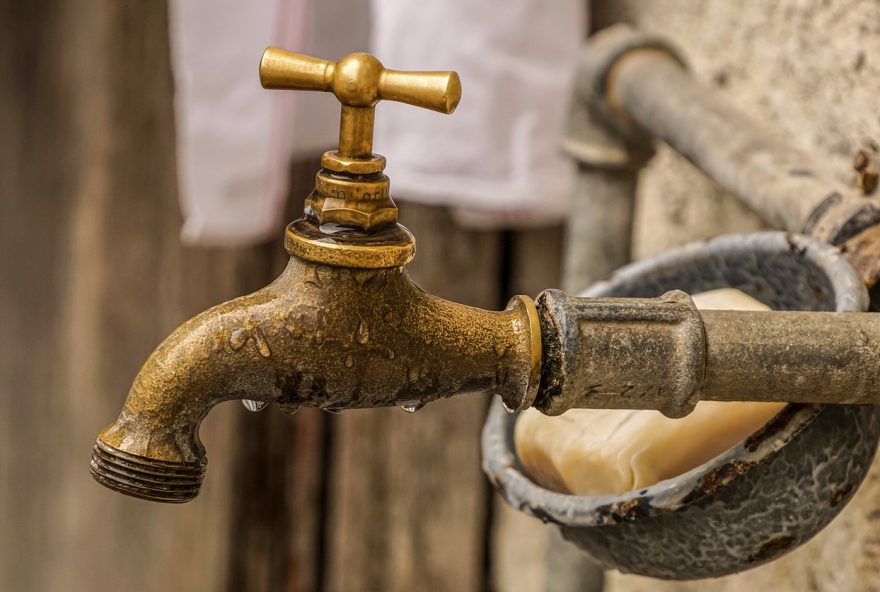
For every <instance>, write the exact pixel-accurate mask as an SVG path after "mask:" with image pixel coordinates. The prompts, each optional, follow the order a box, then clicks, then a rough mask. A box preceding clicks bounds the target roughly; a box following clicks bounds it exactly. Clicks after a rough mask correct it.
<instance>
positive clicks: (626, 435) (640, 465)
mask: <svg viewBox="0 0 880 592" xmlns="http://www.w3.org/2000/svg"><path fill="white" fill-rule="evenodd" d="M693 299H694V302H695V303H696V305H697V307H698V308H701V309H713V310H768V307H767V306H765V305H764V304H762V303H761V302H758V301H757V300H755V299H754V298H752V297H750V296H748V295H747V294H744V293H743V292H740V291H739V290H735V289H732V288H727V289H722V290H712V291H709V292H703V293H701V294H697V295H695V296H694V297H693ZM784 406H785V404H784V403H729V402H717V401H701V402H700V403H698V404H697V406H696V408H695V409H694V411H693V412H691V413H690V414H689V415H688V416H686V417H683V418H680V419H671V418H668V417H666V416H664V415H663V414H661V413H660V412H659V411H628V410H608V409H572V410H569V411H566V412H565V413H563V414H562V415H560V416H557V417H549V416H546V415H544V414H542V413H541V412H539V411H537V410H536V409H527V410H526V411H524V412H522V413H521V414H520V415H519V417H518V418H517V422H516V428H515V432H514V439H515V442H516V451H517V454H518V456H519V459H520V462H521V463H522V466H523V468H524V469H525V471H526V473H528V474H529V475H530V476H531V478H532V479H533V480H534V481H535V482H536V483H538V484H539V485H541V486H543V487H546V488H547V489H551V490H554V491H557V492H560V493H569V494H574V495H610V494H618V493H623V492H625V491H630V490H633V489H642V488H644V487H648V486H649V485H653V484H655V483H657V482H658V481H662V480H664V479H669V478H671V477H675V476H676V475H680V474H682V473H685V472H687V471H689V470H690V469H692V468H694V467H697V466H699V465H701V464H702V463H704V462H706V461H708V460H710V459H712V458H714V457H715V456H718V455H719V454H721V453H722V452H724V451H725V450H727V449H728V448H730V447H731V446H734V445H736V444H737V443H739V442H741V441H742V440H744V439H745V438H747V437H748V436H749V435H751V434H753V433H754V432H756V431H757V430H758V429H760V428H761V427H762V426H763V425H764V424H766V423H767V422H768V421H769V420H770V419H771V418H772V417H773V416H774V415H776V414H777V413H778V412H779V411H780V410H781V409H782V408H783V407H784Z"/></svg>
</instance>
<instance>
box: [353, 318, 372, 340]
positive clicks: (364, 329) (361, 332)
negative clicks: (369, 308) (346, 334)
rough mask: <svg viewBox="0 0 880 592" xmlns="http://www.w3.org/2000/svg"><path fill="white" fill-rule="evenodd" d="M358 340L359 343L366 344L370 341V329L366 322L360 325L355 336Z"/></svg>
mask: <svg viewBox="0 0 880 592" xmlns="http://www.w3.org/2000/svg"><path fill="white" fill-rule="evenodd" d="M355 337H356V338H357V342H358V343H361V344H364V343H366V342H368V341H369V340H370V328H369V327H368V326H367V323H366V321H361V322H360V323H358V328H357V333H356V334H355Z"/></svg>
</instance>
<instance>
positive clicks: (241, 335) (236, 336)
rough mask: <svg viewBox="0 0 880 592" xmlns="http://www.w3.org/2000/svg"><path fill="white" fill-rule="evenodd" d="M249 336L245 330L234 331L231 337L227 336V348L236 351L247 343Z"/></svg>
mask: <svg viewBox="0 0 880 592" xmlns="http://www.w3.org/2000/svg"><path fill="white" fill-rule="evenodd" d="M248 337H250V336H249V334H248V330H247V329H236V330H235V331H233V332H232V335H230V336H229V346H230V347H231V348H232V351H238V350H240V349H241V348H242V347H244V344H245V343H247V340H248Z"/></svg>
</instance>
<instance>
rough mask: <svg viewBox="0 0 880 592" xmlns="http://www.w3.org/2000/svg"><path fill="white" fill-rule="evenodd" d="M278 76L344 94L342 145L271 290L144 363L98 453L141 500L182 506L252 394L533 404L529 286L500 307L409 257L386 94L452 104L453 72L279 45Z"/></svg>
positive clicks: (118, 484) (289, 406)
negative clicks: (456, 297) (391, 158)
mask: <svg viewBox="0 0 880 592" xmlns="http://www.w3.org/2000/svg"><path fill="white" fill-rule="evenodd" d="M260 81H261V83H262V84H263V86H264V87H265V88H270V89H294V90H321V91H329V92H332V93H333V94H334V95H336V97H337V98H338V99H339V101H340V103H342V116H341V124H340V131H339V148H338V150H335V151H330V152H327V153H325V154H324V155H323V157H322V159H321V167H322V168H321V170H320V171H319V172H318V174H317V176H316V180H315V189H314V191H313V193H312V194H311V195H310V196H309V197H308V199H307V200H306V204H305V215H304V216H303V217H302V218H300V219H299V220H296V221H295V222H293V223H292V224H290V225H289V226H288V227H287V230H286V232H285V237H284V246H285V248H286V250H287V252H288V253H289V254H290V256H291V257H290V263H289V264H288V266H287V268H286V269H285V270H284V272H283V273H282V274H281V276H280V277H278V278H277V279H276V280H275V281H274V282H272V283H271V284H270V285H269V286H267V287H265V288H263V289H262V290H259V291H257V292H255V293H253V294H250V295H248V296H243V297H241V298H237V299H235V300H232V301H230V302H226V303H224V304H221V305H219V306H216V307H214V308H211V309H209V310H207V311H205V312H203V313H201V314H199V315H197V316H196V317H194V318H192V319H190V320H189V321H187V322H185V323H184V324H183V325H181V326H180V327H179V328H178V329H177V330H175V331H174V332H173V333H172V334H171V335H170V336H169V337H168V338H167V339H166V340H165V341H164V342H163V343H162V344H161V345H159V347H158V348H157V349H156V350H155V351H154V352H153V354H152V355H151V356H150V357H149V359H148V360H147V362H146V363H145V364H144V366H143V368H141V371H140V372H139V373H138V375H137V377H136V378H135V380H134V383H133V384H132V386H131V390H130V391H129V393H128V398H127V399H126V401H125V405H124V407H123V409H122V412H121V413H120V415H119V418H118V419H117V420H116V422H115V423H114V424H112V425H110V426H109V427H107V428H106V429H104V431H102V432H101V434H100V435H99V436H98V440H97V442H96V444H95V448H94V452H93V455H92V461H91V472H92V475H93V476H94V477H95V479H97V480H98V481H99V482H100V483H102V484H104V485H106V486H107V487H110V488H112V489H114V490H117V491H119V492H122V493H125V494H128V495H132V496H135V497H140V498H145V499H150V500H156V501H163V502H185V501H188V500H190V499H192V498H194V497H195V496H196V495H198V491H199V487H200V485H201V481H202V477H203V475H204V471H205V466H206V462H207V461H206V457H205V450H204V447H203V446H202V444H201V442H200V441H199V436H198V429H199V424H200V423H201V421H202V419H203V418H204V417H205V416H206V415H207V413H208V412H209V411H210V409H211V408H212V407H213V406H214V405H216V404H217V403H220V402H223V401H227V400H230V399H243V400H245V401H247V402H248V406H249V408H252V409H259V408H262V407H263V406H265V405H266V404H268V403H269V402H271V401H275V402H276V403H277V404H278V406H279V407H280V408H281V410H282V411H285V412H288V413H293V412H294V411H296V410H297V409H298V408H299V407H300V406H303V405H305V406H312V407H320V408H322V409H326V410H340V409H348V408H362V407H381V406H390V405H405V406H420V405H423V404H425V403H427V402H429V401H433V400H435V399H439V398H443V397H450V396H452V395H456V394H460V393H469V392H492V393H497V394H499V395H501V396H502V397H503V399H504V401H505V402H506V404H507V405H508V407H510V408H511V409H522V408H525V407H528V406H530V405H531V404H532V402H533V401H534V398H535V395H536V392H537V389H538V382H539V378H540V366H541V337H540V327H539V323H538V316H537V311H536V309H535V304H534V302H533V301H532V299H531V298H529V297H527V296H516V297H514V298H513V299H512V300H511V301H510V304H509V306H508V308H507V309H506V310H505V311H503V312H491V311H486V310H480V309H477V308H472V307H469V306H464V305H461V304H456V303H454V302H448V301H446V300H443V299H441V298H437V297H435V296H432V295H430V294H427V293H425V292H424V291H422V290H421V289H420V288H419V287H418V286H417V285H416V284H414V283H413V281H412V280H411V279H410V277H409V275H408V274H407V272H406V269H405V267H404V266H405V264H406V263H407V262H408V261H410V259H412V257H413V255H414V253H415V239H414V238H413V236H412V234H410V232H409V231H408V230H407V229H406V228H404V227H403V226H401V225H400V224H398V223H397V207H396V206H395V205H394V202H393V201H392V199H391V196H390V194H389V180H388V177H387V176H386V175H384V174H383V173H382V171H383V169H384V168H385V158H384V157H382V156H379V155H376V154H373V152H372V138H373V118H374V109H375V106H376V103H378V102H379V101H380V100H383V99H384V100H392V101H399V102H403V103H408V104H410V105H414V106H417V107H424V108H427V109H432V110H435V111H439V112H441V113H451V112H452V111H453V110H454V109H455V107H456V106H457V104H458V101H459V99H460V97H461V84H460V82H459V78H458V75H457V74H456V73H455V72H399V71H394V70H388V69H385V68H384V67H383V66H382V64H381V63H380V62H379V61H378V60H377V59H376V58H374V57H373V56H370V55H367V54H361V53H359V54H351V55H349V56H346V57H344V58H342V59H341V60H340V61H338V62H336V63H333V62H328V61H324V60H320V59H316V58H312V57H309V56H304V55H300V54H297V53H293V52H288V51H283V50H280V49H276V48H269V49H267V50H266V52H265V53H264V54H263V58H262V60H261V62H260Z"/></svg>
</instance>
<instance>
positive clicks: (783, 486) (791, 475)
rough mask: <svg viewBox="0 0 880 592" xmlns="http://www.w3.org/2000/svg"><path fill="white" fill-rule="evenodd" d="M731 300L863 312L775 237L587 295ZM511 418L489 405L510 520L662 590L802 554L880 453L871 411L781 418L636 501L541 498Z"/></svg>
mask: <svg viewBox="0 0 880 592" xmlns="http://www.w3.org/2000/svg"><path fill="white" fill-rule="evenodd" d="M723 287H733V288H738V289H740V290H742V291H743V292H745V293H747V294H749V295H751V296H752V297H754V298H756V299H758V300H760V301H761V302H764V303H766V304H767V305H769V306H770V307H771V308H773V309H778V310H828V311H833V310H837V311H861V310H866V309H867V304H868V299H867V294H866V290H865V288H864V285H863V284H862V282H861V281H860V280H859V278H858V276H857V274H856V272H855V271H854V270H853V269H852V267H850V265H849V264H848V263H847V262H846V261H845V260H844V258H843V257H842V256H841V255H840V254H839V252H838V251H837V249H836V248H834V247H831V246H829V245H826V244H824V243H819V242H816V241H813V240H811V239H809V238H806V237H803V236H797V235H790V234H786V233H782V232H766V233H756V234H750V235H730V236H724V237H719V238H716V239H713V240H710V241H706V242H700V243H695V244H691V245H688V246H685V247H683V248H680V249H677V250H674V251H670V252H668V253H665V254H663V255H661V256H659V257H655V258H653V259H649V260H646V261H641V262H637V263H633V264H631V265H628V266H626V267H623V268H621V269H620V270H618V271H617V272H615V273H614V274H613V275H612V276H611V278H610V279H609V280H608V281H605V282H601V283H599V284H596V285H594V286H593V287H591V288H590V289H588V290H587V291H586V292H584V293H583V294H582V295H584V296H641V297H651V296H659V295H660V294H662V293H664V292H666V291H667V290H672V289H681V290H685V291H686V292H689V293H696V292H702V291H705V290H711V289H715V288H723ZM515 422H516V415H515V414H509V413H507V412H506V411H505V410H504V408H503V406H502V404H501V401H500V400H498V399H497V397H496V400H495V401H494V402H493V405H492V408H491V410H490V413H489V417H488V418H487V420H486V424H485V426H484V428H483V440H482V447H483V468H484V470H485V472H486V474H487V475H488V476H489V479H490V480H491V481H492V483H493V484H494V485H495V487H496V489H497V490H498V491H499V492H500V493H501V495H502V496H503V497H504V499H505V500H506V501H507V502H508V503H509V504H511V505H512V506H513V507H515V508H517V509H519V510H521V511H523V512H526V513H527V514H530V515H532V516H534V517H536V518H539V519H541V520H543V521H544V522H547V523H553V524H556V525H558V526H559V528H560V530H561V532H562V535H563V536H564V537H565V538H566V539H567V540H569V541H571V542H572V543H574V544H575V545H577V546H578V547H580V548H581V549H583V550H584V551H586V552H587V553H588V554H589V555H590V556H592V557H593V558H594V559H595V560H596V561H598V562H599V563H600V564H602V565H603V566H605V567H606V568H613V569H618V570H620V571H622V572H626V573H635V574H641V575H645V576H651V577H655V578H663V579H682V580H685V579H698V578H709V577H717V576H722V575H726V574H730V573H734V572H738V571H742V570H745V569H749V568H751V567H755V566H757V565H760V564H762V563H765V562H767V561H771V560H773V559H775V558H777V557H779V556H780V555H783V554H784V553H786V552H788V551H791V550H792V549H794V548H796V547H798V546H799V545H801V544H803V543H805V542H806V541H808V540H809V539H810V538H812V537H813V536H814V535H816V533H818V532H819V531H820V530H822V528H824V527H825V526H826V525H827V524H828V523H829V522H830V521H831V520H832V519H833V518H834V517H835V516H836V515H837V514H838V513H839V512H840V511H841V509H843V507H844V506H845V505H846V503H847V502H848V501H849V499H850V498H851V497H852V495H853V494H854V493H855V491H856V489H857V488H858V486H859V484H860V483H861V482H862V480H863V479H864V477H865V475H866V473H867V472H868V469H869V467H870V466H871V461H872V459H873V457H874V452H875V450H876V448H877V443H878V440H880V408H878V407H874V406H839V405H788V406H787V407H785V408H784V409H783V410H782V411H781V412H780V413H779V414H778V415H777V416H776V417H775V418H774V419H772V420H771V421H770V422H769V423H768V424H767V425H765V426H764V427H763V428H762V429H761V430H759V431H758V432H756V433H754V434H752V435H751V436H749V437H748V438H747V439H746V440H744V441H743V442H741V443H739V444H738V445H736V446H734V447H733V448H730V449H728V450H727V451H725V452H724V453H723V454H721V455H719V456H717V457H715V458H714V459H712V460H710V461H709V462H706V463H704V464H703V465H700V466H699V467H697V468H695V469H693V470H691V471H689V472H687V473H684V474H682V475H679V476H678V477H675V478H672V479H668V480H665V481H661V482H659V483H657V484H655V485H653V486H651V487H647V488H645V489H640V490H634V491H629V492H626V493H623V494H620V495H609V496H573V495H564V494H560V493H556V492H553V491H550V490H547V489H544V488H543V487H541V486H540V485H537V484H536V483H534V482H533V481H532V480H531V479H530V478H529V477H528V475H526V474H525V473H524V472H523V470H522V467H521V466H520V464H519V461H518V459H517V457H516V451H515V447H514V441H513V428H514V424H515Z"/></svg>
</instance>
